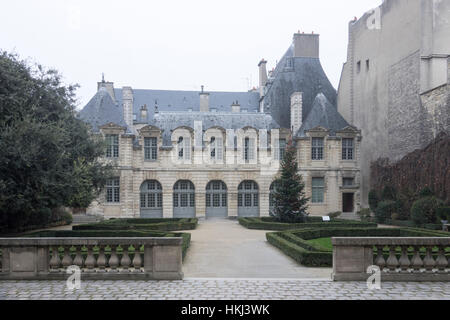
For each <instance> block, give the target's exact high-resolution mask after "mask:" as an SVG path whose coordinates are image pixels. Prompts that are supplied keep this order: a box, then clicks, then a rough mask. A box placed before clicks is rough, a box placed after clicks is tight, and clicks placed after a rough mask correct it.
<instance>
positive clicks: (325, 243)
mask: <svg viewBox="0 0 450 320" xmlns="http://www.w3.org/2000/svg"><path fill="white" fill-rule="evenodd" d="M306 242H308V243H311V244H314V245H316V246H318V247H321V248H322V249H324V250H328V251H333V245H332V244H331V238H317V239H311V240H306Z"/></svg>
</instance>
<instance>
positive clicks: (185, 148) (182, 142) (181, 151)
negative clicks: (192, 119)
mask: <svg viewBox="0 0 450 320" xmlns="http://www.w3.org/2000/svg"><path fill="white" fill-rule="evenodd" d="M177 148H178V160H190V159H191V139H190V138H189V137H179V138H178V143H177Z"/></svg>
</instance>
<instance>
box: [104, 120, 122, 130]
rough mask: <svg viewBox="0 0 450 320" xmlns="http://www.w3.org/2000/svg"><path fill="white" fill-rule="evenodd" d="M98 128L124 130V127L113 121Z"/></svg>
mask: <svg viewBox="0 0 450 320" xmlns="http://www.w3.org/2000/svg"><path fill="white" fill-rule="evenodd" d="M99 128H100V129H118V130H126V127H122V126H119V125H118V124H115V123H114V122H109V123H107V124H104V125H102V126H100V127H99Z"/></svg>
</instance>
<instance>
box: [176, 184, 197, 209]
mask: <svg viewBox="0 0 450 320" xmlns="http://www.w3.org/2000/svg"><path fill="white" fill-rule="evenodd" d="M173 217H174V218H194V217H195V187H194V184H193V183H192V182H191V181H189V180H180V181H178V182H177V183H175V185H174V187H173Z"/></svg>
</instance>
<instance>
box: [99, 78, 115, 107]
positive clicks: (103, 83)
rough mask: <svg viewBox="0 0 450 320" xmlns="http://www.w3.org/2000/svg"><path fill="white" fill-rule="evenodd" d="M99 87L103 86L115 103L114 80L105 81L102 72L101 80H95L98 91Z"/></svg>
mask: <svg viewBox="0 0 450 320" xmlns="http://www.w3.org/2000/svg"><path fill="white" fill-rule="evenodd" d="M101 88H105V89H106V91H107V92H108V93H109V95H110V96H111V99H112V100H113V101H114V103H116V95H115V94H114V82H106V81H105V75H104V74H102V81H101V82H97V91H99V90H100V89H101Z"/></svg>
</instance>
